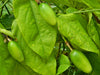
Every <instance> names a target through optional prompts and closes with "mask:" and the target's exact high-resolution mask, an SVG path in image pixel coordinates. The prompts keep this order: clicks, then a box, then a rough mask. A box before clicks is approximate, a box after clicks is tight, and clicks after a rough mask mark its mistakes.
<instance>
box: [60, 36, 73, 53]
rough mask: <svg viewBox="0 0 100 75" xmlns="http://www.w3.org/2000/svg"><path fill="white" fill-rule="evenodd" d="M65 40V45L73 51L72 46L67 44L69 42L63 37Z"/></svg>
mask: <svg viewBox="0 0 100 75" xmlns="http://www.w3.org/2000/svg"><path fill="white" fill-rule="evenodd" d="M62 38H63V40H64V41H65V44H66V45H67V46H68V48H69V49H70V50H71V51H72V50H73V49H72V47H71V46H70V44H69V43H68V42H67V40H66V39H65V38H64V37H62Z"/></svg>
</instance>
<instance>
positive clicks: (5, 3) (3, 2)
mask: <svg viewBox="0 0 100 75" xmlns="http://www.w3.org/2000/svg"><path fill="white" fill-rule="evenodd" d="M7 2H8V0H6V1H5V2H3V1H2V3H3V5H2V6H1V7H0V8H2V7H4V6H5V4H6V3H7Z"/></svg>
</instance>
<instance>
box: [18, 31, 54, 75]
mask: <svg viewBox="0 0 100 75" xmlns="http://www.w3.org/2000/svg"><path fill="white" fill-rule="evenodd" d="M17 40H18V44H19V46H20V47H21V49H22V50H23V54H24V57H25V61H24V62H23V64H24V65H27V66H28V67H30V68H31V69H32V70H33V71H35V72H37V73H39V74H42V75H55V74H56V59H55V57H54V52H52V54H51V56H50V57H49V58H48V59H49V60H45V59H43V58H41V57H40V56H39V55H38V54H36V53H35V52H33V50H32V49H31V48H29V46H28V45H27V43H26V42H25V40H24V38H23V37H22V34H21V32H19V31H18V33H17Z"/></svg>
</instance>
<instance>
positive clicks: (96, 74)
mask: <svg viewBox="0 0 100 75" xmlns="http://www.w3.org/2000/svg"><path fill="white" fill-rule="evenodd" d="M86 56H87V57H88V59H89V61H90V62H91V65H92V67H93V72H92V74H90V75H100V55H96V54H94V53H86Z"/></svg>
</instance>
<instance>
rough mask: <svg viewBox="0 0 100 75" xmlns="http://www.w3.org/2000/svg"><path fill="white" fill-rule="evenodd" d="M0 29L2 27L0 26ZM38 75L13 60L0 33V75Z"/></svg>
mask: <svg viewBox="0 0 100 75" xmlns="http://www.w3.org/2000/svg"><path fill="white" fill-rule="evenodd" d="M0 27H3V26H1V25H0ZM23 74H24V75H39V74H37V73H35V72H34V71H33V70H32V69H30V68H29V67H27V66H26V65H22V64H20V63H19V62H17V61H16V60H14V59H13V58H12V57H11V55H10V54H9V52H8V49H7V44H6V43H4V39H3V36H2V35H1V33H0V75H23Z"/></svg>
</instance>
